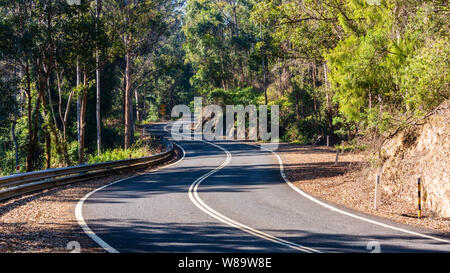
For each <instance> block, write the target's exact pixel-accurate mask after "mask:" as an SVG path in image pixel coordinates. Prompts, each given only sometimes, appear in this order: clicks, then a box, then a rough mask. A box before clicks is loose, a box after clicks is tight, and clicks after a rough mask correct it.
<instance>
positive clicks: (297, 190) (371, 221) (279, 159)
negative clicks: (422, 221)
mask: <svg viewBox="0 0 450 273" xmlns="http://www.w3.org/2000/svg"><path fill="white" fill-rule="evenodd" d="M241 143H243V144H246V145H251V144H247V143H244V142H241ZM251 146H253V145H251ZM259 146H260V147H261V148H262V149H264V150H266V151H269V152H272V153H273V154H274V155H275V156H276V157H277V159H278V163H279V166H280V173H281V176H282V177H283V179H284V181H285V182H286V183H287V184H288V185H289V186H290V187H291V188H292V189H293V190H295V191H296V192H297V193H299V194H301V195H302V196H304V197H306V198H308V199H309V200H311V201H313V202H315V203H317V204H319V205H321V206H323V207H325V208H327V209H329V210H332V211H335V212H338V213H341V214H344V215H347V216H350V217H353V218H356V219H358V220H361V221H365V222H368V223H371V224H374V225H378V226H382V227H385V228H390V229H393V230H396V231H400V232H403V233H408V234H411V235H415V236H419V237H423V238H427V239H432V240H436V241H439V242H443V243H450V241H448V240H445V239H441V238H437V237H434V236H430V235H426V234H422V233H418V232H414V231H409V230H406V229H402V228H399V227H395V226H391V225H388V224H384V223H381V222H378V221H374V220H371V219H367V218H364V217H361V216H358V215H355V214H352V213H349V212H346V211H344V210H341V209H338V208H336V207H333V206H331V205H329V204H326V203H324V202H322V201H320V200H318V199H316V198H314V197H312V196H311V195H309V194H307V193H305V192H304V191H302V190H300V189H299V188H298V187H296V186H295V185H294V184H292V182H291V181H289V179H288V178H287V176H286V174H285V172H284V166H283V160H282V159H281V157H280V156H279V155H278V154H277V153H276V152H274V151H272V150H270V149H267V148H265V147H263V146H261V145H259Z"/></svg>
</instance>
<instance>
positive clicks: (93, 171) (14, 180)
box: [0, 138, 176, 200]
mask: <svg viewBox="0 0 450 273" xmlns="http://www.w3.org/2000/svg"><path fill="white" fill-rule="evenodd" d="M163 143H164V144H165V146H166V147H167V151H165V152H163V153H159V154H156V155H152V156H147V157H141V158H132V159H124V160H119V161H109V162H102V163H95V164H85V165H78V166H72V167H66V168H59V169H49V170H44V171H36V172H29V173H22V174H15V175H11V176H6V177H1V178H0V200H4V199H8V198H11V197H15V196H18V195H21V194H24V193H29V192H33V191H38V190H43V189H47V188H51V187H55V186H61V185H66V184H70V183H75V182H81V181H86V180H89V179H94V178H101V177H105V176H108V175H110V174H111V173H114V172H119V171H124V170H133V169H138V168H143V167H149V166H157V165H160V164H163V163H165V162H168V161H170V160H171V159H173V158H174V157H175V155H176V152H175V150H174V148H173V145H172V143H170V142H168V141H167V140H166V139H165V138H163Z"/></svg>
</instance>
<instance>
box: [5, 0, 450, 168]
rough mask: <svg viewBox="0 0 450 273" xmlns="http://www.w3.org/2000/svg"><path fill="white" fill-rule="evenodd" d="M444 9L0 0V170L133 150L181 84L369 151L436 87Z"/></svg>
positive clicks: (179, 98)
mask: <svg viewBox="0 0 450 273" xmlns="http://www.w3.org/2000/svg"><path fill="white" fill-rule="evenodd" d="M448 12H449V9H448V3H447V1H444V0H432V1H421V0H379V1H366V0H320V1H319V0H294V1H280V0H247V1H241V0H186V1H178V0H172V1H162V0H153V1H129V3H128V4H125V2H124V1H115V0H95V1H93V0H85V1H81V5H79V6H77V5H72V6H70V5H68V4H67V2H66V1H65V0H56V1H50V0H44V1H36V0H21V1H19V0H7V1H2V2H1V3H0V71H1V74H0V90H1V94H2V96H0V157H2V163H1V166H0V169H1V173H3V174H8V173H11V172H13V171H14V170H15V166H17V165H19V166H21V171H33V170H40V169H45V168H52V167H59V166H67V165H73V164H81V163H85V162H98V161H101V160H109V159H112V158H114V159H118V158H120V159H121V158H123V157H127V156H128V157H129V154H130V153H131V154H132V156H139V155H142V154H145V151H143V150H142V149H144V148H142V147H138V146H136V145H134V143H135V141H136V138H135V128H136V127H135V126H137V125H140V124H144V123H148V122H153V121H158V120H161V119H169V118H170V112H171V108H172V107H173V106H175V105H177V104H187V105H190V103H192V100H193V98H194V96H202V97H203V98H204V101H206V103H215V104H219V105H226V104H233V105H236V104H243V105H248V104H255V105H262V104H267V105H280V111H281V113H280V115H281V116H280V119H281V120H280V136H281V137H282V139H283V140H285V141H289V142H293V143H300V144H312V143H318V142H317V140H318V139H319V138H320V139H321V142H320V143H319V144H324V140H325V136H326V135H329V136H330V140H331V144H332V145H341V142H342V141H345V142H346V143H349V144H348V145H344V149H346V150H355V149H356V150H360V149H375V150H380V149H381V147H382V145H384V144H385V143H386V141H387V140H389V139H391V138H393V137H394V136H395V135H396V134H398V133H399V132H401V131H404V130H406V129H408V128H409V127H411V126H414V125H415V124H417V122H418V121H420V120H421V119H423V118H424V117H426V116H428V115H430V113H432V112H433V111H434V110H435V109H436V108H437V107H438V106H439V105H440V104H441V103H442V102H443V101H444V100H446V99H448V98H450V91H449V88H448V82H449V73H448V71H449V61H448V56H449V53H450V52H449V50H450V46H449V40H448V33H449V28H448V27H449V25H448ZM161 109H165V111H162V110H161ZM133 147H134V148H133ZM122 149H123V150H122ZM130 149H132V150H130Z"/></svg>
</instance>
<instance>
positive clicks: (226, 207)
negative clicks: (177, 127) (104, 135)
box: [77, 124, 450, 252]
mask: <svg viewBox="0 0 450 273" xmlns="http://www.w3.org/2000/svg"><path fill="white" fill-rule="evenodd" d="M150 130H152V131H154V132H156V133H158V134H165V135H167V136H169V134H168V133H167V132H165V131H164V125H163V124H159V125H155V126H153V127H152V128H150ZM176 143H177V144H178V145H179V146H180V147H182V148H183V150H184V151H185V157H184V158H183V159H182V160H180V161H178V162H177V163H176V164H174V165H171V166H168V167H165V168H162V169H158V170H156V171H153V172H149V173H146V174H144V175H140V176H137V177H132V178H129V179H125V180H122V181H120V182H117V183H114V184H112V185H109V186H107V187H104V188H102V189H99V190H97V191H96V192H93V193H91V194H90V195H88V196H86V198H85V200H83V201H84V203H83V202H80V203H79V206H77V207H78V209H79V210H80V212H79V214H82V218H83V219H82V221H84V223H85V224H86V226H84V229H85V231H86V232H87V233H88V235H90V236H91V237H92V238H93V239H94V240H96V241H97V242H98V243H99V244H101V245H102V246H103V247H104V248H105V249H107V250H108V251H111V252H116V251H117V252H370V251H373V250H377V249H379V250H380V251H381V252H450V244H449V240H450V239H449V238H443V237H442V236H440V235H438V234H433V233H432V232H430V231H428V230H421V229H417V228H414V227H411V226H406V225H400V224H397V223H393V222H389V221H387V220H384V219H380V218H376V217H373V216H368V215H364V214H362V213H357V212H354V211H351V210H348V209H343V208H339V209H342V210H343V211H336V209H335V210H332V209H330V208H329V207H326V206H324V204H320V203H318V202H317V201H314V200H311V198H308V197H306V196H304V195H302V194H299V193H298V192H297V191H295V190H294V189H293V188H291V187H290V186H289V185H288V184H287V183H286V182H285V181H284V179H283V177H282V175H281V174H280V166H279V162H278V159H277V157H276V156H275V155H274V154H272V153H271V152H270V151H262V150H261V149H259V148H258V147H257V146H254V145H247V144H243V143H238V142H233V141H214V142H213V143H212V144H210V143H206V142H203V141H194V140H185V141H178V142H176ZM343 212H345V213H348V214H349V215H348V214H347V215H346V214H343ZM79 216H80V215H79ZM358 217H360V218H358ZM79 221H80V220H79ZM370 221H372V222H370ZM373 221H376V223H374V222H373ZM427 236H431V237H433V238H428V237H427ZM438 239H441V240H438ZM378 246H379V248H378Z"/></svg>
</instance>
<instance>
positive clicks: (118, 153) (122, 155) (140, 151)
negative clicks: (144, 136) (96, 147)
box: [88, 147, 151, 164]
mask: <svg viewBox="0 0 450 273" xmlns="http://www.w3.org/2000/svg"><path fill="white" fill-rule="evenodd" d="M150 155H151V152H150V151H149V150H148V148H146V147H140V148H131V149H121V148H116V149H107V150H106V151H103V152H102V154H101V155H90V156H89V159H88V163H89V164H93V163H101V162H107V161H116V160H123V159H130V158H140V157H144V156H150Z"/></svg>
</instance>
